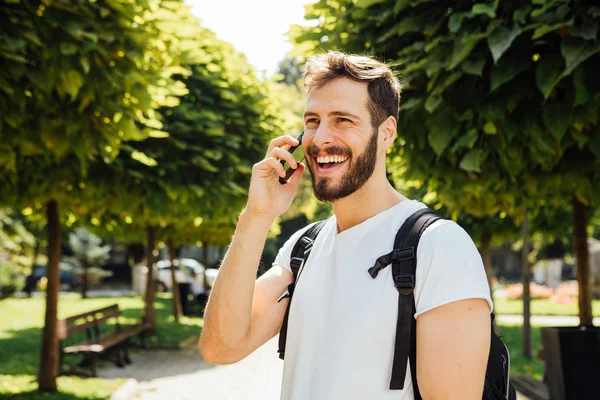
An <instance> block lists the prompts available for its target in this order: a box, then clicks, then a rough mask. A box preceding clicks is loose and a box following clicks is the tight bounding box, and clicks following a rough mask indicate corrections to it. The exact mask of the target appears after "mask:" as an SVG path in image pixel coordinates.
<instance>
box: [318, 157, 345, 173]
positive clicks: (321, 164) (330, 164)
mask: <svg viewBox="0 0 600 400" xmlns="http://www.w3.org/2000/svg"><path fill="white" fill-rule="evenodd" d="M313 159H314V160H315V163H316V165H317V166H318V170H319V172H325V171H328V172H334V171H335V170H337V169H339V168H340V167H341V166H342V165H344V164H346V162H347V161H348V160H349V158H347V157H344V156H330V157H313Z"/></svg>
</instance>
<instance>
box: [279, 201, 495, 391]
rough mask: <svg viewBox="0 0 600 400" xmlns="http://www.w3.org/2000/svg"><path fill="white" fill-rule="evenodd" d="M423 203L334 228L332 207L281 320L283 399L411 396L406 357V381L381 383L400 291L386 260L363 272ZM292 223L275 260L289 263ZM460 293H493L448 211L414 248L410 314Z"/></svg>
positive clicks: (387, 373)
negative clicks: (395, 385)
mask: <svg viewBox="0 0 600 400" xmlns="http://www.w3.org/2000/svg"><path fill="white" fill-rule="evenodd" d="M423 207H425V205H424V204H423V203H420V202H418V201H414V200H405V201H403V202H400V203H399V204H397V205H395V206H394V207H392V208H390V209H388V210H385V211H383V212H381V213H379V214H377V215H375V216H373V217H372V218H370V219H368V220H366V221H364V222H363V223H361V224H359V225H357V226H354V227H352V228H350V229H348V230H345V231H343V232H341V233H339V234H338V233H337V222H336V219H335V216H333V217H331V218H330V219H329V220H328V221H327V223H326V224H325V226H324V227H323V229H322V230H321V232H320V234H319V236H318V237H317V240H316V241H315V243H314V245H313V248H312V252H311V254H310V257H309V259H308V261H307V263H306V265H305V266H304V270H303V271H302V272H301V276H300V278H299V279H298V284H297V286H296V289H295V291H294V298H293V301H292V306H291V310H290V316H289V321H288V336H287V342H286V350H285V362H284V370H283V384H282V390H281V399H282V400H308V399H314V400H364V399H378V400H385V399H394V400H409V399H410V400H412V399H413V398H414V396H413V388H412V381H411V376H410V368H409V367H408V366H407V374H406V378H405V384H404V390H402V391H398V390H389V384H390V377H391V373H392V360H393V353H394V341H395V335H396V323H397V318H398V291H397V289H396V288H395V286H394V284H393V280H392V268H391V266H387V267H385V268H384V269H382V270H381V271H380V272H379V275H378V276H377V278H376V279H373V278H371V276H370V275H369V273H368V272H367V271H368V269H369V268H371V267H372V266H373V265H374V264H375V260H377V258H379V257H380V256H382V255H385V254H387V253H389V252H390V251H392V249H393V244H394V238H395V236H396V233H397V232H398V229H399V228H400V226H401V225H402V223H403V222H404V221H405V220H406V218H408V217H409V216H410V215H411V214H412V213H413V212H415V211H417V210H419V209H421V208H423ZM304 231H305V229H302V230H300V231H298V232H296V233H295V234H294V235H292V237H291V238H290V239H289V240H288V241H287V242H286V243H285V245H284V246H283V247H282V248H281V250H280V251H279V254H278V255H277V258H276V259H275V262H274V264H276V265H280V266H282V267H284V268H286V269H288V270H290V271H291V269H290V256H291V252H292V248H293V246H294V244H295V243H296V241H297V240H298V238H299V237H300V235H301V234H302V233H303V232H304ZM468 298H483V299H485V300H487V301H488V303H489V305H490V310H491V309H492V301H491V298H490V292H489V286H488V283H487V278H486V274H485V270H484V267H483V263H482V261H481V257H480V255H479V252H478V251H477V248H476V247H475V245H474V243H473V241H472V240H471V238H470V237H469V235H468V234H467V233H466V232H465V231H464V230H463V229H462V228H461V227H460V226H458V225H457V224H456V223H454V222H452V221H447V220H443V221H436V222H435V223H434V224H432V225H431V226H430V227H429V228H428V229H427V230H426V231H425V232H424V233H423V235H422V236H421V239H420V241H419V246H418V250H417V273H416V287H415V303H416V315H415V318H416V317H417V316H418V315H420V314H422V313H424V312H426V311H429V310H431V309H433V308H436V307H439V306H441V305H444V304H447V303H451V302H454V301H458V300H463V299H468Z"/></svg>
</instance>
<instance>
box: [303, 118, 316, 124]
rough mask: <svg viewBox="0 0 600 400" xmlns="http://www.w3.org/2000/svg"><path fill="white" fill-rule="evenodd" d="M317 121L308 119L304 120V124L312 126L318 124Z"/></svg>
mask: <svg viewBox="0 0 600 400" xmlns="http://www.w3.org/2000/svg"><path fill="white" fill-rule="evenodd" d="M318 123H319V120H318V119H317V118H309V119H307V120H306V122H305V124H306V125H311V124H312V125H314V124H318Z"/></svg>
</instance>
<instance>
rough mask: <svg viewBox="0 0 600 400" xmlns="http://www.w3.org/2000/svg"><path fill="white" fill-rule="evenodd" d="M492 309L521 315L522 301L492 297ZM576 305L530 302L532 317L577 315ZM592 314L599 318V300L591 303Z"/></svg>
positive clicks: (499, 312)
mask: <svg viewBox="0 0 600 400" xmlns="http://www.w3.org/2000/svg"><path fill="white" fill-rule="evenodd" d="M494 308H495V312H496V314H523V301H521V300H507V299H506V298H504V297H499V296H496V297H494ZM578 313H579V307H578V306H577V303H572V304H556V303H554V302H553V301H552V300H550V299H539V300H532V301H531V314H532V315H579V314H578ZM592 313H593V314H594V316H595V317H600V300H594V301H592Z"/></svg>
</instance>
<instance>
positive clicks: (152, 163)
mask: <svg viewBox="0 0 600 400" xmlns="http://www.w3.org/2000/svg"><path fill="white" fill-rule="evenodd" d="M131 158H133V159H134V160H136V161H138V162H140V163H142V164H144V165H147V166H149V167H156V166H157V165H158V162H156V160H155V159H153V158H152V157H148V156H147V155H146V154H145V153H143V152H141V151H134V152H133V153H131Z"/></svg>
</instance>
